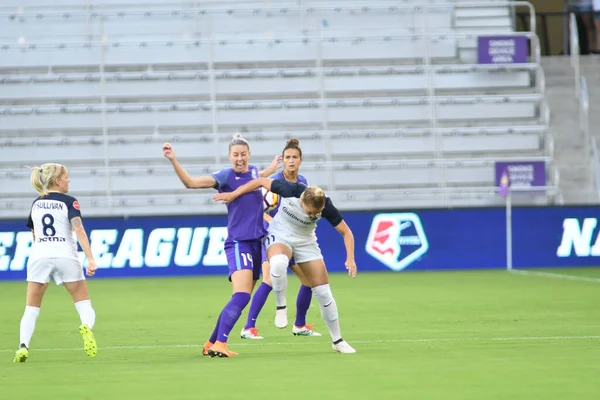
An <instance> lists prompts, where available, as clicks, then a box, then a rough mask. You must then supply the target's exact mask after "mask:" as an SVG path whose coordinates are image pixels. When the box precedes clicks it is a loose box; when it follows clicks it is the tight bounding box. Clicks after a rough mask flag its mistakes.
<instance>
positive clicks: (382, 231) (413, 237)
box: [366, 213, 429, 271]
mask: <svg viewBox="0 0 600 400" xmlns="http://www.w3.org/2000/svg"><path fill="white" fill-rule="evenodd" d="M366 250H367V253H369V254H370V255H371V256H373V257H374V258H375V259H377V260H378V261H380V262H382V263H383V264H385V265H386V266H387V267H388V268H390V269H392V270H394V271H401V270H403V269H404V268H406V267H408V266H409V265H410V264H412V263H413V262H414V261H416V260H417V259H418V258H419V257H421V256H423V255H424V254H425V253H427V250H429V243H428V242H427V236H425V231H424V230H423V225H422V224H421V220H420V219H419V216H418V215H417V214H413V213H398V214H395V213H394V214H378V215H376V216H375V218H373V223H372V224H371V231H370V232H369V238H368V239H367V244H366Z"/></svg>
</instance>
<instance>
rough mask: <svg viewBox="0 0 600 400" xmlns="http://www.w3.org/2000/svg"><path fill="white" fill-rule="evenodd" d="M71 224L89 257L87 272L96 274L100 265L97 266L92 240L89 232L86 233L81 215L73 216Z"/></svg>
mask: <svg viewBox="0 0 600 400" xmlns="http://www.w3.org/2000/svg"><path fill="white" fill-rule="evenodd" d="M71 226H72V227H73V230H74V231H75V235H76V236H77V241H78V242H79V245H80V246H81V250H83V253H84V254H85V256H86V257H87V265H86V268H85V272H86V274H87V275H88V276H94V274H95V273H96V269H97V268H98V267H97V266H96V261H95V260H94V255H93V254H92V248H91V247H90V241H89V239H88V236H87V233H85V229H84V228H83V221H82V220H81V217H75V218H71Z"/></svg>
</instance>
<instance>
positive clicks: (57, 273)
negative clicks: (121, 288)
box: [14, 163, 97, 362]
mask: <svg viewBox="0 0 600 400" xmlns="http://www.w3.org/2000/svg"><path fill="white" fill-rule="evenodd" d="M31 185H32V186H33V187H34V189H35V190H36V191H37V192H38V193H39V194H40V196H39V197H38V198H37V199H35V201H34V202H33V204H32V206H31V213H30V214H29V219H28V221H27V226H28V227H29V228H30V229H31V232H32V233H33V244H32V248H31V255H30V256H29V261H28V263H27V301H26V304H27V305H26V306H25V312H24V314H23V318H22V319H21V331H20V345H19V348H18V349H17V351H16V352H15V358H14V362H25V361H27V358H28V357H29V343H30V341H31V337H32V336H33V331H34V330H35V323H36V320H37V318H38V315H39V314H40V306H41V304H42V298H43V297H44V293H45V292H46V288H47V287H48V283H50V278H51V277H52V278H53V279H54V282H56V284H57V285H64V286H65V288H66V289H67V291H68V292H69V294H70V295H71V297H72V298H73V302H74V303H75V309H76V310H77V312H78V313H79V318H80V320H81V325H80V326H79V332H80V333H81V336H82V338H83V348H84V351H85V353H86V354H87V355H88V356H89V357H95V356H96V353H97V346H96V339H95V338H94V334H93V333H92V328H93V327H94V322H95V320H96V313H95V311H94V309H93V308H92V303H91V301H90V296H89V294H88V288H87V285H86V282H85V276H84V275H83V268H82V266H81V263H80V262H79V258H78V255H77V242H76V240H77V241H79V244H80V245H81V248H82V250H83V252H84V253H85V255H86V257H87V266H86V273H87V275H88V276H93V275H94V273H95V272H96V268H97V267H96V262H95V261H94V257H93V255H92V250H91V248H90V242H89V240H88V237H87V234H86V233H85V229H84V228H83V222H82V220H81V212H80V211H79V210H80V207H79V203H78V202H77V200H76V199H75V198H74V197H71V196H69V195H67V194H66V193H67V192H68V191H69V172H68V171H67V168H65V167H64V166H63V165H61V164H53V163H49V164H43V165H42V166H41V167H35V168H33V171H32V173H31Z"/></svg>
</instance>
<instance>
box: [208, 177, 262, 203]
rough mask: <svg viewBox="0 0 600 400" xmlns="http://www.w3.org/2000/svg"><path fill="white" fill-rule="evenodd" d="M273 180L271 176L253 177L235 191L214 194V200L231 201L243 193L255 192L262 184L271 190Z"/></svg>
mask: <svg viewBox="0 0 600 400" xmlns="http://www.w3.org/2000/svg"><path fill="white" fill-rule="evenodd" d="M272 182H273V179H269V178H256V179H252V180H251V181H250V182H248V183H246V184H245V185H242V186H240V187H239V188H237V189H235V190H234V191H233V192H227V193H217V194H215V195H214V196H213V200H214V201H219V202H221V203H225V204H227V203H231V202H232V201H234V200H235V199H237V198H238V197H240V196H241V195H243V194H246V193H250V192H253V191H255V190H256V189H258V188H259V187H261V186H262V187H264V188H265V189H267V190H271V183H272Z"/></svg>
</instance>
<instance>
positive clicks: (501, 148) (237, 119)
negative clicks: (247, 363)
mask: <svg viewBox="0 0 600 400" xmlns="http://www.w3.org/2000/svg"><path fill="white" fill-rule="evenodd" d="M136 1H137V0H131V1H128V2H127V6H126V7H125V6H124V5H123V4H125V3H124V2H122V1H118V0H111V1H107V2H101V3H98V4H94V3H93V2H88V3H89V4H88V6H87V8H82V7H80V6H78V5H77V4H74V2H73V1H72V0H61V1H58V2H51V3H52V6H53V7H50V6H51V4H50V3H48V4H46V3H44V2H43V1H38V2H35V3H37V5H38V7H35V8H31V7H30V6H31V5H33V3H34V2H33V1H25V2H12V0H8V1H6V2H3V4H2V5H0V20H2V21H5V22H6V23H4V24H0V187H1V188H2V192H3V195H5V196H3V197H4V198H3V199H2V200H0V208H2V206H4V207H5V208H6V210H12V209H14V208H23V207H25V208H26V205H27V202H25V201H23V200H22V199H25V198H27V197H28V196H29V195H30V193H31V189H30V188H29V186H28V181H27V179H26V176H27V174H28V172H27V170H25V169H24V168H23V167H24V166H25V165H31V164H39V163H40V162H41V161H46V160H49V159H50V158H51V159H52V160H56V161H57V162H62V163H65V164H67V165H68V166H70V170H71V176H72V181H73V184H72V187H73V193H74V194H75V195H77V196H78V197H81V199H82V203H84V204H85V203H86V202H87V203H89V204H92V203H93V204H96V206H94V207H95V211H94V212H97V213H103V212H107V211H106V210H109V211H108V212H112V211H110V210H112V207H114V206H119V207H121V208H123V207H125V208H126V211H123V212H125V213H131V214H140V213H165V212H177V210H174V209H171V208H167V209H165V207H172V208H177V207H178V206H180V205H182V204H187V202H188V201H191V200H189V199H190V197H189V194H188V193H187V192H185V190H183V189H182V188H181V184H180V183H179V182H178V180H177V178H176V177H175V176H174V174H173V173H172V171H171V169H170V166H168V163H167V162H166V161H165V160H164V159H162V158H161V155H160V145H161V143H163V142H164V141H170V142H173V143H174V146H175V148H176V150H177V154H178V156H179V158H180V159H181V160H182V162H183V163H184V164H185V165H186V167H189V170H190V172H192V173H198V174H206V173H210V172H213V171H214V170H215V169H217V168H219V167H221V166H223V165H226V162H227V160H226V149H227V142H228V140H229V138H230V137H231V134H233V133H234V132H236V131H239V132H242V133H243V134H244V135H245V137H247V138H248V139H249V140H251V149H252V156H253V158H252V160H253V162H256V163H259V164H260V165H261V166H263V167H264V166H266V165H267V164H268V163H269V162H270V160H271V159H272V158H273V155H274V154H275V153H277V152H279V151H280V149H281V148H282V146H283V144H284V142H285V140H286V139H289V138H291V137H298V138H299V139H300V142H301V145H302V147H303V149H304V153H305V163H304V165H303V172H304V173H305V175H306V176H307V177H308V179H309V182H311V183H315V184H319V185H322V186H323V187H324V188H326V189H327V190H328V191H329V192H331V193H332V196H333V197H335V198H336V199H337V200H339V201H341V202H342V203H343V206H342V208H343V207H347V208H361V207H368V208H373V207H383V208H385V207H390V206H393V205H394V204H397V205H398V206H400V205H403V206H405V205H406V206H411V205H412V206H415V205H418V206H420V207H422V206H440V205H442V204H445V205H464V204H472V205H473V204H474V205H477V204H497V203H498V202H499V201H500V200H499V199H498V198H497V196H495V191H494V189H493V179H494V178H493V177H494V174H493V162H494V160H495V159H498V158H506V157H519V156H520V157H526V158H527V159H533V158H535V157H537V158H538V159H540V160H544V161H546V162H547V168H548V176H552V177H554V175H555V174H554V172H553V166H552V142H551V140H550V139H549V138H547V136H546V125H547V118H548V114H547V106H546V102H545V96H544V95H545V93H544V91H545V85H544V75H543V71H542V70H541V68H540V67H539V59H538V58H537V57H539V52H537V47H536V46H537V37H536V36H535V35H534V34H531V33H521V34H520V35H523V36H525V37H527V38H528V39H529V40H530V41H531V48H532V57H531V58H530V63H527V64H513V65H477V64H475V63H474V62H475V49H476V39H477V35H479V34H482V33H483V34H488V33H493V34H499V35H501V34H506V33H510V32H512V20H511V9H510V7H509V6H508V5H507V3H503V2H496V1H488V3H489V6H485V7H484V6H481V5H480V6H469V5H468V4H467V3H461V2H449V1H443V0H440V1H436V2H424V1H419V0H413V1H406V2H403V3H402V4H401V5H393V3H390V2H385V1H381V2H379V1H377V2H369V3H360V4H350V5H349V4H348V3H347V2H342V1H331V2H322V1H311V2H281V3H277V7H274V6H273V5H270V6H269V5H266V4H265V3H264V2H262V1H261V2H258V1H246V2H242V3H240V2H236V5H235V7H234V6H233V2H228V1H221V2H218V3H217V2H207V3H206V4H205V3H203V4H202V7H197V6H193V5H191V4H190V5H189V6H186V5H185V4H184V5H182V6H181V8H179V9H178V8H175V7H173V6H172V5H168V4H165V3H164V2H159V1H144V2H143V4H142V2H139V3H136ZM17 3H18V4H17ZM34 10H35V11H34ZM357 26H360V29H359V28H356V27H357ZM49 31H51V32H52V35H47V32H49ZM540 157H541V158H540ZM439 190H442V191H444V194H443V195H441V194H440V192H439ZM168 193H172V194H173V195H174V196H176V198H175V197H169V194H168ZM373 193H379V194H378V195H374V194H373ZM144 196H146V197H145V198H146V200H144ZM194 196H200V197H198V198H199V199H204V200H206V201H204V200H201V201H199V202H196V203H193V204H195V208H193V209H194V211H196V212H219V211H215V210H220V211H222V209H218V208H215V207H213V206H210V205H208V197H206V196H207V195H206V193H204V194H201V195H198V194H196V193H194ZM370 196H371V197H370ZM372 196H376V198H372ZM377 196H378V197H377ZM553 196H554V193H551V191H546V192H543V193H542V195H541V196H540V197H539V198H537V199H536V200H535V201H552V198H553ZM177 199H178V200H177ZM369 199H370V200H369ZM423 199H425V204H424V203H423V201H424V200H423ZM372 201H377V204H376V205H373V204H371V205H369V202H372ZM23 204H25V206H23ZM153 205H156V207H154V208H153ZM159 205H160V206H159ZM130 207H131V208H130ZM5 212H7V213H10V212H11V211H5ZM1 213H2V211H0V214H1Z"/></svg>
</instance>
